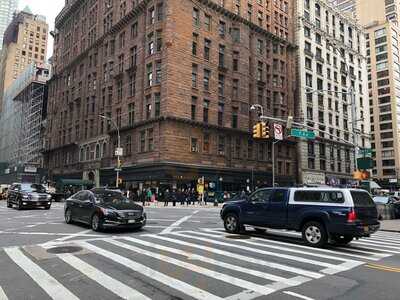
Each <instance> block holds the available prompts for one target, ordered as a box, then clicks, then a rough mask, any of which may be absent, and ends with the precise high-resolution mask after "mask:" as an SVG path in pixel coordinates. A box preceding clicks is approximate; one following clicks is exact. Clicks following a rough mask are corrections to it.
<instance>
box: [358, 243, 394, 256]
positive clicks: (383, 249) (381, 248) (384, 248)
mask: <svg viewBox="0 0 400 300" xmlns="http://www.w3.org/2000/svg"><path fill="white" fill-rule="evenodd" d="M353 244H355V245H357V246H359V247H365V248H366V249H368V250H370V249H371V250H377V251H381V252H389V253H394V254H400V251H394V250H391V249H399V247H397V246H386V245H374V244H371V243H366V242H360V241H359V242H353ZM387 248H389V249H387Z"/></svg>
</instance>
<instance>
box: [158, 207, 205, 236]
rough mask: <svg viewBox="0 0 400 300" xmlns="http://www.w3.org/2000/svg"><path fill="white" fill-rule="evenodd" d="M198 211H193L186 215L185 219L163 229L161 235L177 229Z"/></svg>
mask: <svg viewBox="0 0 400 300" xmlns="http://www.w3.org/2000/svg"><path fill="white" fill-rule="evenodd" d="M198 212H199V211H198V210H196V211H194V212H193V213H192V214H191V215H188V216H186V217H183V218H181V219H179V220H177V221H176V222H174V223H172V224H171V225H170V226H169V227H167V228H165V229H164V230H163V231H161V234H166V233H170V232H172V231H173V230H174V229H175V228H177V227H178V226H179V225H181V224H182V223H183V222H185V221H187V220H189V219H190V218H191V217H193V216H194V215H195V214H197V213H198Z"/></svg>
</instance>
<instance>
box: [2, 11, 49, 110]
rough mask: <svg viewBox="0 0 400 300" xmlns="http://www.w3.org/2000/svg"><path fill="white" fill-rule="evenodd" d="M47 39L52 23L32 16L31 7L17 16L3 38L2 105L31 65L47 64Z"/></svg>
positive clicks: (37, 16) (38, 16)
mask: <svg viewBox="0 0 400 300" xmlns="http://www.w3.org/2000/svg"><path fill="white" fill-rule="evenodd" d="M47 37H48V24H47V23H46V18H45V17H43V16H40V15H34V14H32V12H31V11H30V9H29V8H25V9H24V11H21V12H19V13H17V14H15V15H14V17H13V19H12V21H11V23H10V24H9V25H8V27H7V29H6V31H5V33H4V39H3V50H2V53H1V62H0V71H1V73H0V104H1V102H2V100H3V94H4V92H5V91H6V90H7V88H9V87H10V86H11V84H12V82H13V81H14V80H15V79H17V77H18V76H19V75H20V74H21V73H22V72H23V71H24V70H25V68H26V67H27V66H28V65H30V64H31V63H44V62H45V61H46V55H47ZM0 106H1V105H0ZM0 109H1V108H0Z"/></svg>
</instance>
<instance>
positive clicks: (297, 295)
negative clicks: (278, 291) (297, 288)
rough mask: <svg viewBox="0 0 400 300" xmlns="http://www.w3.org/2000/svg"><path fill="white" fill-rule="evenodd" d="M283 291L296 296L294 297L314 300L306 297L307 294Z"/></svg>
mask: <svg viewBox="0 0 400 300" xmlns="http://www.w3.org/2000/svg"><path fill="white" fill-rule="evenodd" d="M283 293H285V294H287V295H290V296H293V297H296V298H300V299H304V300H314V299H313V298H310V297H307V296H304V295H301V294H297V293H294V292H290V291H284V292H283Z"/></svg>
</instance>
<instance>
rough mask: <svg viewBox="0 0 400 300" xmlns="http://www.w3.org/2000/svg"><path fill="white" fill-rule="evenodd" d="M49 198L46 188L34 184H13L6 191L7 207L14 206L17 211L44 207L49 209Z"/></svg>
mask: <svg viewBox="0 0 400 300" xmlns="http://www.w3.org/2000/svg"><path fill="white" fill-rule="evenodd" d="M51 203H52V201H51V196H50V195H49V194H47V193H46V188H45V187H44V186H43V185H41V184H36V183H14V184H12V185H11V187H10V189H9V191H8V197H7V207H9V208H11V207H13V205H14V204H15V205H16V206H17V208H18V209H19V210H21V209H23V208H33V207H44V208H45V209H50V207H51Z"/></svg>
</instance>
